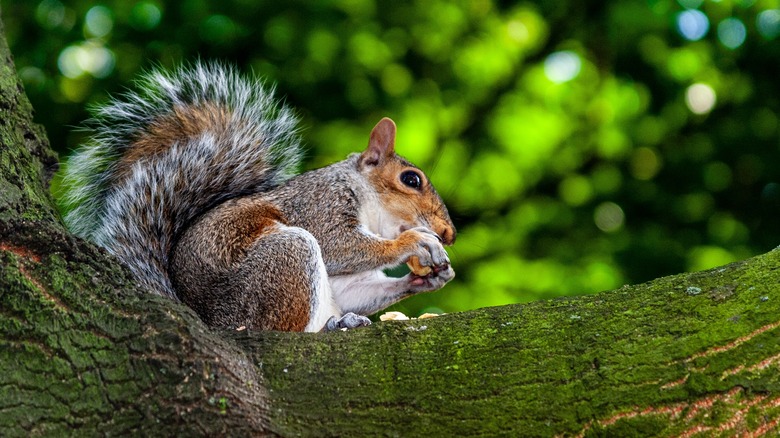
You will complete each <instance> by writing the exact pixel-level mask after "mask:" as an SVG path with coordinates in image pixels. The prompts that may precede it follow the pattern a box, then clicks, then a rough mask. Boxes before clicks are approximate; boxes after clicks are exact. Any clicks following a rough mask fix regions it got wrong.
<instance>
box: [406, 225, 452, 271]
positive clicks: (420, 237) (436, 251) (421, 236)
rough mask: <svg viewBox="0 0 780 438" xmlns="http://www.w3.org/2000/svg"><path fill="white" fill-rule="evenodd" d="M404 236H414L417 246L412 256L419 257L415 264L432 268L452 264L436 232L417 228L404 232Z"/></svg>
mask: <svg viewBox="0 0 780 438" xmlns="http://www.w3.org/2000/svg"><path fill="white" fill-rule="evenodd" d="M403 234H409V235H412V236H414V237H413V238H414V240H415V244H416V245H415V248H414V249H413V254H411V255H412V256H416V257H417V260H416V262H415V264H418V265H420V266H425V267H431V268H433V267H435V266H444V265H449V264H450V257H449V256H448V255H447V251H446V250H445V249H444V246H443V245H442V242H441V238H440V237H439V235H438V234H436V233H435V232H433V231H431V230H429V229H428V228H425V227H415V228H412V229H409V230H406V231H404V232H403ZM403 234H402V235H403Z"/></svg>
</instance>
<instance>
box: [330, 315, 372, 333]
mask: <svg viewBox="0 0 780 438" xmlns="http://www.w3.org/2000/svg"><path fill="white" fill-rule="evenodd" d="M369 325H371V320H370V319H368V318H367V317H365V316H363V315H358V314H356V313H352V312H348V313H345V314H344V315H343V316H342V317H341V318H338V319H336V317H335V316H331V317H330V319H329V320H328V322H326V323H325V327H323V329H322V331H324V332H333V331H336V330H342V329H354V328H358V327H366V326H369Z"/></svg>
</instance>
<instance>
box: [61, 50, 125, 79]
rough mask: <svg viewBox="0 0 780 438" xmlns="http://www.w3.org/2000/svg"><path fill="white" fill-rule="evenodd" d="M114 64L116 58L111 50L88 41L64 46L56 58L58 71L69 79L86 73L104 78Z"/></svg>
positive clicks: (112, 68) (112, 69) (111, 70)
mask: <svg viewBox="0 0 780 438" xmlns="http://www.w3.org/2000/svg"><path fill="white" fill-rule="evenodd" d="M115 64H116V58H115V56H114V53H113V52H112V51H111V50H109V49H107V48H105V47H103V46H102V45H100V44H98V43H95V42H90V41H88V42H85V43H82V44H79V45H72V46H68V47H66V48H65V49H63V50H62V52H60V55H59V57H58V58H57V67H58V68H59V70H60V72H61V73H62V75H63V76H65V77H66V78H70V79H75V78H78V77H81V76H83V75H84V74H87V73H88V74H90V75H92V76H93V77H96V78H105V77H107V76H108V75H110V74H111V72H113V71H114V66H115Z"/></svg>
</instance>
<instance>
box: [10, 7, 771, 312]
mask: <svg viewBox="0 0 780 438" xmlns="http://www.w3.org/2000/svg"><path fill="white" fill-rule="evenodd" d="M0 4H2V10H3V20H4V22H5V26H6V33H7V36H8V38H9V42H10V44H11V49H12V51H13V53H14V55H15V60H16V65H17V68H18V70H19V73H20V75H21V77H22V80H23V81H24V85H25V88H26V90H27V94H28V95H29V97H30V99H31V100H32V102H33V104H34V106H35V108H36V109H37V114H36V118H37V120H38V121H39V122H40V123H42V124H44V125H45V127H46V129H47V131H48V133H49V137H50V139H51V142H52V145H53V146H54V147H55V148H56V149H57V150H58V151H59V152H60V153H61V154H62V156H65V154H67V152H68V150H70V149H71V148H73V147H75V146H77V145H78V143H79V141H80V140H81V138H80V135H82V134H80V133H79V132H75V131H74V130H73V127H74V126H76V125H78V124H79V123H80V122H81V121H82V120H83V119H84V118H86V117H87V114H86V112H85V107H86V106H87V105H89V104H91V103H94V102H100V101H103V100H105V99H106V97H107V95H108V94H109V93H117V92H121V90H122V89H123V87H126V86H127V85H128V84H129V83H130V82H131V81H132V79H133V78H134V77H135V76H136V74H137V73H138V72H139V71H140V70H143V69H146V68H149V67H150V66H152V65H154V64H161V65H163V66H172V65H176V64H177V63H179V62H181V61H183V60H192V59H195V58H196V57H200V58H203V59H211V58H219V59H222V60H226V61H230V62H232V63H235V64H237V65H239V66H240V68H241V69H243V70H244V71H247V72H249V71H254V72H255V73H256V74H258V75H262V76H264V77H266V78H268V79H269V80H270V81H273V82H275V83H276V84H278V91H279V94H280V95H281V96H283V97H284V99H285V100H286V101H287V102H288V103H289V104H291V105H292V106H294V107H296V108H297V110H298V112H299V113H300V115H301V117H302V119H303V122H302V126H303V127H304V131H303V135H304V137H305V141H306V144H307V145H308V146H309V148H310V150H309V154H308V162H307V166H308V167H317V166H321V165H324V164H327V163H330V162H332V161H335V160H338V159H341V158H343V157H344V156H345V155H346V154H347V153H349V152H353V151H359V150H361V149H362V148H364V147H365V145H366V144H367V138H368V133H369V132H370V129H371V127H372V126H373V125H374V124H375V123H376V122H377V121H378V120H379V119H380V118H381V117H383V116H390V117H392V118H393V119H395V120H396V122H397V124H398V127H399V139H398V142H397V145H398V146H397V149H398V150H399V152H400V153H401V154H402V155H405V156H406V157H407V158H409V159H411V160H412V161H414V162H416V163H417V164H419V165H420V166H421V167H422V168H423V169H425V170H426V171H427V173H428V174H429V175H430V176H431V178H432V180H433V181H434V183H435V184H436V186H437V188H438V189H439V192H440V193H441V194H442V196H443V197H444V199H445V201H446V202H447V204H448V205H449V207H450V212H451V214H452V216H453V219H454V221H455V223H456V225H457V227H458V229H459V237H458V242H457V243H456V245H455V246H454V247H453V248H452V249H451V251H450V253H451V256H452V259H453V264H454V266H455V269H456V271H457V273H458V276H457V278H456V279H455V280H454V281H453V282H452V283H451V284H450V285H448V286H447V287H445V288H444V289H443V290H441V291H439V292H436V293H433V294H426V295H422V296H418V297H414V298H412V299H410V300H407V301H405V302H403V303H402V304H400V305H399V306H397V308H398V309H400V310H402V311H405V312H406V313H407V314H410V315H416V314H419V313H420V312H423V311H438V312H441V311H446V312H453V311H459V310H465V309H471V308H476V307H482V306H489V305H500V304H505V303H514V302H523V301H530V300H537V299H540V298H549V297H555V296H560V295H573V294H585V293H592V292H596V291H599V290H605V289H613V288H617V287H620V286H621V285H623V284H627V283H638V282H643V281H646V280H650V279H652V278H656V277H659V276H663V275H667V274H673V273H678V272H683V271H691V270H701V269H705V268H710V267H714V266H717V265H720V264H724V263H727V262H731V261H735V260H740V259H744V258H747V257H749V256H751V255H755V254H758V253H761V252H765V251H767V250H769V249H771V248H773V247H775V246H777V245H778V243H780V230H778V227H777V223H778V220H777V217H778V214H780V166H778V163H780V160H779V158H780V156H779V155H780V131H779V130H778V114H780V112H779V111H780V93H778V91H779V90H780V46H779V43H780V38H778V37H779V36H780V9H779V8H780V4H779V0H719V1H715V0H706V1H702V0H679V1H673V0H609V1H573V0H558V1H542V0H539V1H535V2H512V1H501V2H498V1H495V2H494V1H486V0H474V1H437V0H405V1H399V0H393V1H372V0H332V1H317V2H312V1H302V0H301V1H284V2H281V1H260V0H222V1H220V2H208V1H205V0H177V1H173V0H142V1H127V0H115V1H112V0H106V1H102V2H94V1H78V0H74V1H59V0H43V1H20V0H1V1H0Z"/></svg>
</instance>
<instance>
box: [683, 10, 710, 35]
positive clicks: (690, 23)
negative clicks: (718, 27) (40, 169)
mask: <svg viewBox="0 0 780 438" xmlns="http://www.w3.org/2000/svg"><path fill="white" fill-rule="evenodd" d="M709 29H710V20H709V19H708V18H707V16H706V15H704V12H702V11H697V10H695V9H690V10H687V11H682V12H680V13H679V14H677V31H678V32H680V35H682V37H683V38H685V39H686V40H689V41H698V40H700V39H702V38H704V35H707V31H708V30H709Z"/></svg>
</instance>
